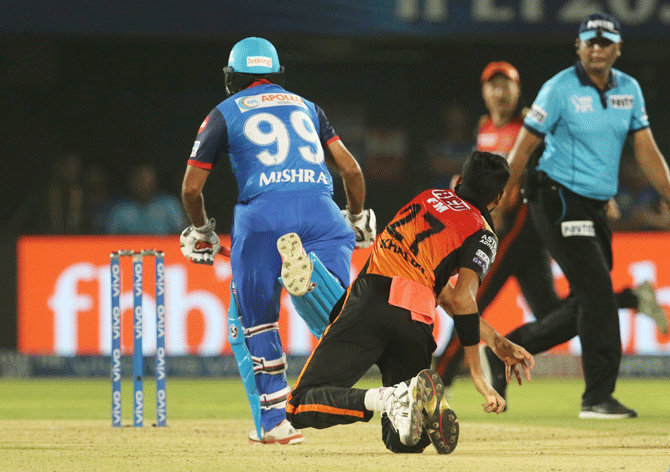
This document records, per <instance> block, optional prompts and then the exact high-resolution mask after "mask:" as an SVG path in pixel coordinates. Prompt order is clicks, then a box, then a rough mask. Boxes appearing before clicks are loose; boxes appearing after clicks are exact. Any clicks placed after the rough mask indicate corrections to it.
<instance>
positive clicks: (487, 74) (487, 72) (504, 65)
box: [482, 61, 519, 84]
mask: <svg viewBox="0 0 670 472" xmlns="http://www.w3.org/2000/svg"><path fill="white" fill-rule="evenodd" d="M496 74H502V75H504V76H505V77H507V78H508V79H510V80H513V81H515V82H518V81H519V71H517V70H516V67H514V66H513V65H512V64H510V63H509V62H505V61H500V62H490V63H489V64H488V65H487V66H486V67H485V68H484V72H482V84H484V83H486V82H488V81H489V80H491V79H492V78H493V76H494V75H496Z"/></svg>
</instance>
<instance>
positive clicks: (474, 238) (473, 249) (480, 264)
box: [458, 229, 498, 281]
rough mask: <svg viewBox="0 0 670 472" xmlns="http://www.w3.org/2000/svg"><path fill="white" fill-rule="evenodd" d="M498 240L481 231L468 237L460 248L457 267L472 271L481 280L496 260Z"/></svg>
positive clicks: (490, 233)
mask: <svg viewBox="0 0 670 472" xmlns="http://www.w3.org/2000/svg"><path fill="white" fill-rule="evenodd" d="M497 249H498V238H497V237H496V235H495V234H493V233H492V232H491V231H488V230H485V229H482V230H479V231H477V232H476V233H474V234H472V235H471V236H469V237H468V238H467V239H466V240H465V241H464V242H463V246H462V251H461V253H460V260H459V261H458V266H459V268H460V267H466V268H468V269H472V270H474V271H475V273H476V274H477V275H478V276H479V280H480V281H481V280H483V279H484V277H485V276H486V273H487V272H488V271H489V268H490V267H491V265H492V264H493V261H494V260H495V258H496V251H497Z"/></svg>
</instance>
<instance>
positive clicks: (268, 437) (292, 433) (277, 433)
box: [249, 420, 305, 445]
mask: <svg viewBox="0 0 670 472" xmlns="http://www.w3.org/2000/svg"><path fill="white" fill-rule="evenodd" d="M261 433H262V434H263V437H262V438H260V439H259V437H258V433H256V430H255V429H254V430H253V431H252V432H251V433H249V442H250V443H251V444H282V445H284V444H299V443H301V442H303V441H304V440H305V436H303V435H302V433H301V432H300V430H299V429H295V428H294V427H293V426H291V423H289V422H288V420H284V421H282V422H281V423H279V424H278V425H277V426H275V427H274V428H272V429H271V430H270V431H265V430H264V429H263V428H261Z"/></svg>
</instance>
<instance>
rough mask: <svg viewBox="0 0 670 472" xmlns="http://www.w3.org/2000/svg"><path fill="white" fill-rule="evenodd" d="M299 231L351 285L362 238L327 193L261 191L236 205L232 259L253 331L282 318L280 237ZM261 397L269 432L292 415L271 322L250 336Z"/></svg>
mask: <svg viewBox="0 0 670 472" xmlns="http://www.w3.org/2000/svg"><path fill="white" fill-rule="evenodd" d="M291 232H294V233H297V234H298V236H300V239H301V240H302V244H303V247H304V248H305V251H306V252H307V253H309V252H314V253H315V254H316V255H317V256H318V257H319V259H320V260H321V262H322V263H323V265H324V266H325V267H326V268H327V269H328V270H329V271H330V272H331V273H332V274H333V275H335V277H337V278H338V279H339V281H340V282H341V283H342V286H343V287H345V288H346V287H347V286H348V285H349V278H350V276H349V271H350V267H351V253H352V252H353V249H354V246H355V243H356V240H355V236H354V233H353V230H352V229H351V227H350V226H349V225H348V223H347V222H346V221H345V220H344V218H343V217H342V214H341V213H340V209H339V207H338V206H337V205H336V204H335V202H334V201H333V200H332V198H331V196H330V195H328V194H326V193H315V192H313V191H312V192H285V193H274V194H269V195H261V196H258V197H256V198H254V199H253V200H251V201H249V202H247V203H238V204H237V205H236V206H235V216H234V224H233V233H232V247H231V254H230V262H231V267H232V272H233V283H234V284H235V288H236V290H237V300H238V303H239V306H238V310H239V312H240V315H241V317H242V323H243V324H244V327H245V328H246V329H247V330H248V329H249V328H254V327H258V326H262V325H269V324H272V323H276V322H277V321H278V319H279V302H280V295H281V289H282V287H281V284H280V283H279V281H278V278H279V276H280V273H281V262H282V261H281V257H280V255H279V252H278V251H277V239H279V238H280V237H281V236H283V235H284V234H286V233H291ZM247 345H248V347H249V352H250V353H251V356H252V357H253V358H254V364H255V366H256V369H257V372H256V385H257V388H258V392H259V394H260V396H261V408H262V410H261V425H262V427H263V429H264V430H265V431H268V430H270V429H272V428H273V427H275V426H276V425H277V424H279V423H281V421H283V420H284V418H285V417H286V411H285V404H286V398H287V397H288V393H289V391H290V390H289V388H288V385H287V382H286V364H285V361H284V359H283V349H282V344H281V339H280V337H279V331H278V330H277V329H276V327H272V326H268V327H267V328H266V329H261V330H259V332H258V334H254V335H253V336H250V337H247Z"/></svg>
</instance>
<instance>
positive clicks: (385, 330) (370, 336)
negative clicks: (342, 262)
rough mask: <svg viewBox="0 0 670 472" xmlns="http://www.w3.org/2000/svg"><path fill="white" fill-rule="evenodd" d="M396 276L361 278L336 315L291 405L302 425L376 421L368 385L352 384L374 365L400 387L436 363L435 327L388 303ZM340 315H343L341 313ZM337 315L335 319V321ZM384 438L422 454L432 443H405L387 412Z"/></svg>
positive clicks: (391, 445) (393, 446) (290, 414)
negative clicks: (368, 400)
mask: <svg viewBox="0 0 670 472" xmlns="http://www.w3.org/2000/svg"><path fill="white" fill-rule="evenodd" d="M390 287H391V279H390V278H388V277H383V276H381V275H369V274H364V275H361V276H359V277H358V278H357V279H356V281H354V283H353V284H352V286H351V287H350V289H349V290H348V291H347V292H346V293H345V295H344V296H343V297H342V299H340V301H339V302H338V303H337V304H336V305H335V307H334V308H333V312H332V313H331V324H330V325H329V326H328V327H327V328H326V332H325V334H324V335H323V337H322V338H321V340H320V341H319V343H318V344H317V346H316V349H315V350H314V352H312V355H311V356H310V358H309V360H308V361H307V364H306V365H305V367H304V369H303V371H302V373H301V374H300V377H299V378H298V381H297V382H296V385H295V386H294V387H293V391H292V392H291V395H290V397H289V400H288V402H287V405H286V413H287V415H286V417H287V418H288V420H289V421H290V422H291V424H292V425H293V426H294V427H296V428H307V427H311V428H318V429H322V428H328V427H330V426H334V425H338V424H349V423H354V422H356V421H370V419H371V418H372V415H373V412H371V411H369V410H367V409H366V408H365V401H364V399H365V392H366V390H363V389H356V388H351V387H352V386H353V385H354V384H355V383H356V382H357V381H358V380H359V379H360V378H361V377H362V376H363V375H364V374H365V373H367V371H368V370H369V369H370V367H372V365H373V364H377V366H378V367H379V370H380V372H381V375H382V382H383V385H384V386H391V385H395V384H397V383H399V382H402V381H403V380H408V379H410V378H411V377H414V376H415V375H416V374H418V373H419V372H420V371H421V370H423V369H427V368H429V367H430V362H431V359H432V357H431V356H432V352H433V351H434V350H435V348H436V345H435V340H434V338H433V334H432V326H429V325H427V324H425V323H421V322H418V321H413V320H412V319H411V316H410V312H409V311H408V310H405V309H402V308H398V307H395V306H391V305H389V304H388V298H389V289H390ZM338 313H339V314H338ZM333 318H334V321H333ZM382 438H383V440H384V444H386V447H387V448H388V449H390V450H391V451H393V452H422V451H423V449H424V448H425V447H426V446H427V445H428V444H430V439H429V438H428V436H427V434H425V433H424V435H423V437H422V438H421V440H420V441H419V443H418V444H417V445H415V446H412V447H408V446H405V445H403V444H402V443H401V442H400V438H399V436H398V433H397V432H396V431H395V430H394V429H393V427H392V426H391V424H390V421H389V419H388V418H387V417H386V415H383V416H382Z"/></svg>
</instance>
